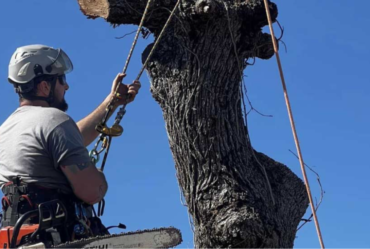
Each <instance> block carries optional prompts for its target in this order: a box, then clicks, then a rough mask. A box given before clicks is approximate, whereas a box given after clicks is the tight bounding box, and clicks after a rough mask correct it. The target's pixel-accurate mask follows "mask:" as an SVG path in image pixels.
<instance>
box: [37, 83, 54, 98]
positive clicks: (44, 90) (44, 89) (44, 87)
mask: <svg viewBox="0 0 370 249" xmlns="http://www.w3.org/2000/svg"><path fill="white" fill-rule="evenodd" d="M50 91H51V86H50V84H49V83H48V82H47V81H44V80H43V81H41V82H40V83H39V84H38V85H37V95H39V96H41V97H48V96H49V93H50Z"/></svg>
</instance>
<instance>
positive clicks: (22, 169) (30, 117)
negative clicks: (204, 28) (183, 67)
mask: <svg viewBox="0 0 370 249" xmlns="http://www.w3.org/2000/svg"><path fill="white" fill-rule="evenodd" d="M72 69H73V66H72V62H71V61H70V59H69V57H68V56H67V54H66V53H65V52H64V51H63V50H61V49H54V48H51V47H48V46H44V45H29V46H24V47H20V48H18V49H17V50H16V51H15V53H14V54H13V56H12V58H11V61H10V64H9V78H8V79H9V82H10V83H12V84H13V85H14V88H15V91H16V92H17V93H18V95H19V97H20V107H19V108H18V109H17V110H16V111H15V112H14V113H13V114H12V115H11V116H10V117H9V118H8V119H7V120H6V121H5V122H4V123H3V124H2V125H1V127H0V185H1V188H2V190H3V192H4V194H7V193H8V192H9V191H6V189H7V188H8V185H9V182H12V181H13V182H14V179H18V181H20V184H24V185H27V186H32V188H36V191H39V192H40V193H41V194H42V195H44V194H43V192H45V193H50V192H54V193H56V192H58V193H61V194H63V195H66V196H68V195H71V196H73V195H74V196H76V197H77V198H78V199H79V200H81V201H82V202H84V203H87V204H90V205H92V204H95V203H98V202H99V201H101V200H102V199H103V197H104V195H105V194H106V192H107V188H108V184H107V181H106V179H105V176H104V174H103V172H101V171H99V170H98V169H97V168H96V167H95V165H94V164H93V163H92V162H91V159H90V158H89V155H88V152H87V150H86V148H85V147H86V146H87V145H89V144H90V143H91V142H92V141H94V139H95V138H96V137H97V136H98V132H96V131H95V126H96V125H97V124H99V122H100V121H101V120H102V119H103V117H104V115H105V109H106V107H107V105H108V103H109V102H110V100H111V99H112V98H113V97H114V96H113V95H114V92H115V89H116V87H117V86H119V90H118V93H120V95H121V96H123V97H122V98H121V99H119V100H117V102H116V103H115V105H114V108H117V107H118V106H119V105H121V104H123V103H125V102H131V101H133V100H134V99H135V96H136V94H137V93H138V91H139V89H140V82H138V81H135V82H134V83H133V84H131V85H124V84H122V83H121V81H122V79H123V78H124V76H125V75H124V74H118V75H117V77H116V78H115V79H114V81H113V85H112V89H111V93H110V94H109V95H108V96H107V97H106V99H105V100H104V101H103V102H102V103H101V104H100V105H99V106H98V107H97V108H96V109H95V110H94V111H93V112H92V113H91V114H89V115H88V116H87V117H85V118H84V119H82V120H81V121H79V122H78V123H77V124H76V123H75V122H74V121H73V119H72V118H71V117H69V116H68V115H67V114H66V113H65V111H66V110H67V108H68V105H67V103H66V101H65V99H64V95H65V92H66V91H67V90H68V89H69V84H68V83H67V81H66V76H65V74H67V73H69V72H71V71H72ZM126 96H130V99H126ZM28 189H31V187H29V188H28ZM39 196H41V195H39ZM31 201H32V200H31ZM9 203H10V202H9ZM3 205H4V202H3ZM5 205H7V202H5ZM5 208H8V207H5ZM12 208H13V209H14V208H17V209H18V208H19V207H12ZM13 214H14V211H13ZM5 216H6V212H5ZM17 217H19V216H17ZM7 222H8V223H7V225H14V224H12V223H14V220H13V222H10V221H9V219H8V221H7ZM3 225H4V224H3Z"/></svg>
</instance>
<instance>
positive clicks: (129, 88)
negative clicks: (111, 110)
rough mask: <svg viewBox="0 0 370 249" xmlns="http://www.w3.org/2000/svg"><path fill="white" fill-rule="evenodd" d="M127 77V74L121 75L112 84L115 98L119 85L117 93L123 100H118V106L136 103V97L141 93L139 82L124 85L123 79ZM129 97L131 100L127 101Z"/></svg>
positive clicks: (112, 92)
mask: <svg viewBox="0 0 370 249" xmlns="http://www.w3.org/2000/svg"><path fill="white" fill-rule="evenodd" d="M124 77H126V74H123V73H119V74H117V76H116V78H115V79H114V81H113V84H112V90H111V95H112V96H114V93H115V91H116V88H117V86H118V85H119V88H118V91H117V93H119V94H120V95H121V98H120V99H119V100H118V102H117V105H123V104H125V103H130V102H132V101H134V99H135V97H136V95H137V94H138V93H139V89H140V87H141V84H140V82H139V81H134V82H133V83H132V84H131V85H125V84H122V83H121V82H122V80H123V78H124ZM127 97H129V99H128V100H127Z"/></svg>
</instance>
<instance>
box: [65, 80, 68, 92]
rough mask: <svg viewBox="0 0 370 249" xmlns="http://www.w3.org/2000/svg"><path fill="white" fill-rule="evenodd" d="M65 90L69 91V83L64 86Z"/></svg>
mask: <svg viewBox="0 0 370 249" xmlns="http://www.w3.org/2000/svg"><path fill="white" fill-rule="evenodd" d="M64 89H66V91H67V90H68V89H69V85H68V83H67V82H66V83H65V84H64Z"/></svg>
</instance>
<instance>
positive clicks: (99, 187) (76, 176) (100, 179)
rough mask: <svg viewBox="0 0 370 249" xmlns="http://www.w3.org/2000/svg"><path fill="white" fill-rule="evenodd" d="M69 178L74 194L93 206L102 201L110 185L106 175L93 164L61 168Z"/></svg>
mask: <svg viewBox="0 0 370 249" xmlns="http://www.w3.org/2000/svg"><path fill="white" fill-rule="evenodd" d="M60 168H61V170H62V172H63V173H64V175H65V176H66V177H67V179H68V181H69V183H70V185H71V187H72V190H73V193H74V194H75V195H76V196H77V197H78V198H79V199H80V200H82V201H84V202H85V203H88V204H90V205H93V204H95V203H98V202H99V201H101V200H102V199H103V198H104V196H105V194H106V192H107V190H108V184H107V181H106V179H105V176H104V174H103V173H102V172H101V171H99V170H98V169H97V168H96V167H95V165H94V164H93V163H91V162H86V163H81V164H77V165H68V166H62V167H60Z"/></svg>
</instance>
